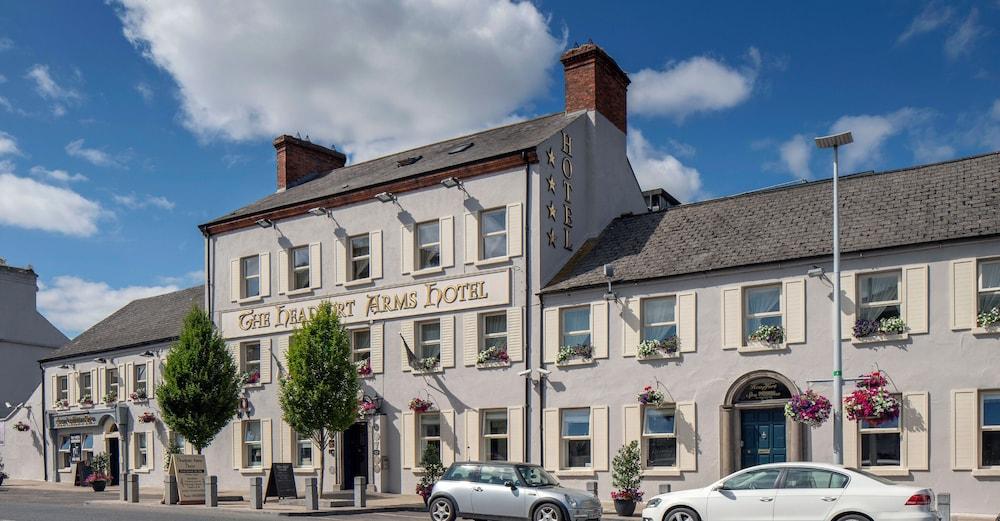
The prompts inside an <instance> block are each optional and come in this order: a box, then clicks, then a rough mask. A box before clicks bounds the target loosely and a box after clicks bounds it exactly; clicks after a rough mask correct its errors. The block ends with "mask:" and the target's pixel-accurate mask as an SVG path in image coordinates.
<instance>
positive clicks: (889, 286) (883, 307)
mask: <svg viewBox="0 0 1000 521" xmlns="http://www.w3.org/2000/svg"><path fill="white" fill-rule="evenodd" d="M900 279H901V274H900V272H898V271H890V272H884V273H871V274H866V275H859V276H858V318H859V319H860V320H871V321H874V322H879V321H881V320H883V319H887V318H900V317H902V306H903V302H902V299H901V295H902V291H900Z"/></svg>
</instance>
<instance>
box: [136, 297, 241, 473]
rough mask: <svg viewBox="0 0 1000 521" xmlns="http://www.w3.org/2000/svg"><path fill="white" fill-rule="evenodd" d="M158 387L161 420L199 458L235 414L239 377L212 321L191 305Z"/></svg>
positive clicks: (234, 362)
mask: <svg viewBox="0 0 1000 521" xmlns="http://www.w3.org/2000/svg"><path fill="white" fill-rule="evenodd" d="M162 374H163V383H161V384H160V386H159V387H157V389H156V399H157V401H158V403H159V406H160V411H161V414H162V416H163V422H164V423H166V424H167V425H168V426H169V427H170V429H171V430H173V431H174V432H176V433H178V434H180V435H181V436H184V439H185V440H187V441H188V442H190V443H191V445H192V446H194V447H195V449H196V450H197V451H198V454H201V450H202V449H203V448H205V447H207V446H208V444H209V443H211V442H212V439H213V438H215V435H216V434H218V433H219V431H221V430H222V428H223V427H225V426H226V424H227V423H229V420H230V419H231V418H232V417H233V416H235V415H236V410H237V408H238V407H239V399H240V392H241V388H240V376H239V372H238V371H237V368H236V361H235V360H233V357H232V356H231V355H230V354H229V350H228V349H227V348H226V343H225V342H224V341H223V340H222V336H220V335H219V332H218V331H217V330H216V329H215V326H214V325H213V324H212V320H211V318H209V316H208V314H207V313H205V312H204V311H202V310H201V309H200V308H198V307H197V306H196V307H193V308H191V311H190V312H188V314H187V316H186V317H184V326H183V328H182V329H181V336H180V339H179V340H178V341H177V343H176V344H174V345H173V346H172V347H171V348H170V351H169V352H168V353H167V359H166V362H165V363H164V364H163V373H162Z"/></svg>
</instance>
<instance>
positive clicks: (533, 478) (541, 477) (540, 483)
mask: <svg viewBox="0 0 1000 521" xmlns="http://www.w3.org/2000/svg"><path fill="white" fill-rule="evenodd" d="M517 472H518V474H520V475H521V479H522V480H523V481H524V484H525V485H527V486H529V487H548V486H556V485H558V484H559V480H557V479H556V478H554V477H552V474H549V473H548V472H546V471H545V469H543V468H542V467H536V466H533V465H518V466H517Z"/></svg>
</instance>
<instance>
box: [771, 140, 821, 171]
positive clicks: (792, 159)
mask: <svg viewBox="0 0 1000 521" xmlns="http://www.w3.org/2000/svg"><path fill="white" fill-rule="evenodd" d="M814 146H815V145H814V144H813V143H811V142H810V141H809V140H807V139H806V138H805V136H803V135H802V134H796V135H794V136H792V137H791V139H789V140H788V141H785V142H784V143H782V144H781V145H778V154H779V155H780V156H781V166H782V167H783V169H784V170H787V171H788V172H789V173H790V174H792V175H793V176H795V177H797V178H798V179H811V178H812V172H811V171H810V170H809V160H810V159H811V158H812V151H813V147H814Z"/></svg>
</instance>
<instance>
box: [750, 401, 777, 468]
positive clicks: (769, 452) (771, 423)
mask: <svg viewBox="0 0 1000 521" xmlns="http://www.w3.org/2000/svg"><path fill="white" fill-rule="evenodd" d="M740 424H741V425H740V427H741V428H740V432H741V433H742V442H743V445H742V447H743V448H742V451H741V452H740V455H741V457H740V463H741V465H742V468H747V467H752V466H754V465H763V464H764V463H780V462H783V461H785V459H786V454H787V452H786V449H785V447H786V438H785V411H784V410H783V409H781V408H777V409H744V410H743V411H741V412H740Z"/></svg>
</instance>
